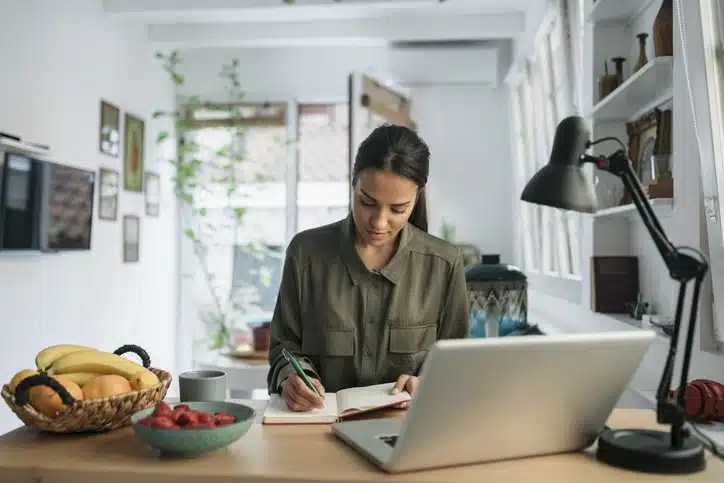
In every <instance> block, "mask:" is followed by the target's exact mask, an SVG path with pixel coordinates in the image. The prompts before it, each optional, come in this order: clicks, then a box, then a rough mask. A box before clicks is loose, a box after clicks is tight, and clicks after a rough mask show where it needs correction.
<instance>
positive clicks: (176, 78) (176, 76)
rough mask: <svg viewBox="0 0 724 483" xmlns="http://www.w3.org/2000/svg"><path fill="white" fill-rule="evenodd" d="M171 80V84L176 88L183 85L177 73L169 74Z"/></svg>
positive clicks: (182, 80) (182, 79)
mask: <svg viewBox="0 0 724 483" xmlns="http://www.w3.org/2000/svg"><path fill="white" fill-rule="evenodd" d="M171 79H172V80H173V83H174V84H176V85H177V86H180V85H182V84H183V83H184V78H183V76H182V75H181V74H179V73H178V72H171Z"/></svg>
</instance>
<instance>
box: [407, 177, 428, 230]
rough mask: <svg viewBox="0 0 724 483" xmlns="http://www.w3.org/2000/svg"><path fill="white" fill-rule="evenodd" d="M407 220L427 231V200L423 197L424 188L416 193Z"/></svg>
mask: <svg viewBox="0 0 724 483" xmlns="http://www.w3.org/2000/svg"><path fill="white" fill-rule="evenodd" d="M408 222H409V223H410V224H411V225H413V226H414V227H416V228H418V229H420V230H422V231H424V232H425V233H427V200H426V199H425V189H424V188H423V189H421V190H420V191H419V192H418V193H417V198H416V199H415V206H413V207H412V213H410V218H409V220H408Z"/></svg>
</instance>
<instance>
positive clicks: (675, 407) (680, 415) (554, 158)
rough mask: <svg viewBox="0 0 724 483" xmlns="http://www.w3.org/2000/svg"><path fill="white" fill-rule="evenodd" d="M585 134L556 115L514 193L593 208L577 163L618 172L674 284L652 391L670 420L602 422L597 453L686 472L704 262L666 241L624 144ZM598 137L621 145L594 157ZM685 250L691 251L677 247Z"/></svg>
mask: <svg viewBox="0 0 724 483" xmlns="http://www.w3.org/2000/svg"><path fill="white" fill-rule="evenodd" d="M589 139H590V132H589V131H588V128H587V127H586V125H585V123H584V121H583V119H582V118H580V117H577V116H571V117H568V118H566V119H564V120H562V121H561V122H560V124H559V125H558V128H557V129H556V135H555V139H554V141H553V149H552V151H551V158H550V161H549V162H548V164H547V165H546V166H544V167H543V168H542V169H541V170H540V171H538V172H537V173H536V174H535V176H533V178H531V180H530V181H529V182H528V184H527V185H526V187H525V189H524V190H523V194H522V195H521V199H522V200H523V201H528V202H530V203H535V204H538V205H545V206H552V207H554V208H561V209H564V210H573V211H580V212H584V213H594V212H595V211H596V206H597V200H596V194H595V191H594V187H593V184H592V183H591V182H589V181H587V179H586V178H585V177H584V175H583V172H582V166H583V164H584V163H593V164H595V165H596V166H597V167H598V169H602V170H605V171H608V172H609V173H612V174H614V175H616V176H618V177H619V178H621V180H622V181H623V184H624V186H625V187H626V190H627V191H628V193H629V194H630V195H631V197H632V199H633V202H634V204H635V205H636V209H637V211H638V213H639V215H640V216H641V218H642V219H643V222H644V224H645V225H646V228H647V229H648V231H649V234H650V235H651V238H652V239H653V240H654V244H655V245H656V248H658V250H659V253H660V254H661V256H662V257H663V259H664V262H665V263H666V267H667V268H668V269H669V275H670V276H671V278H672V279H674V280H676V281H678V282H679V283H680V288H679V298H678V303H677V306H676V315H675V319H674V332H673V334H672V335H671V341H670V343H669V353H668V357H667V358H666V365H665V366H664V372H663V374H662V375H661V382H660V383H659V387H658V390H657V392H656V419H657V420H658V422H659V423H660V424H666V425H671V429H670V431H650V430H645V429H619V430H614V429H609V428H606V429H605V430H604V431H603V433H601V435H600V436H599V440H598V450H597V457H598V459H599V460H601V461H603V462H605V463H607V464H610V465H613V466H617V467H620V468H626V469H630V470H635V471H642V472H647V473H668V474H672V473H676V474H686V473H694V472H697V471H701V470H703V469H704V467H705V466H706V465H705V460H704V446H703V445H702V444H701V443H699V441H698V440H696V439H694V438H693V437H692V435H691V433H690V429H689V427H688V426H687V423H686V410H685V407H686V406H685V399H684V398H685V396H684V395H685V393H686V391H685V390H684V388H686V384H687V382H688V381H687V378H688V373H689V362H690V360H691V350H692V346H693V343H694V330H695V328H696V315H697V309H698V307H699V293H700V291H701V284H702V281H703V279H704V277H705V275H706V273H707V271H708V269H709V264H708V262H707V260H706V258H705V257H704V256H703V255H702V254H701V253H700V252H698V251H696V250H693V249H687V248H678V247H675V246H674V245H673V244H672V243H671V241H670V240H669V239H668V237H667V236H666V234H665V233H664V230H663V228H662V227H661V224H660V223H659V220H658V219H657V218H656V215H655V214H654V211H653V209H652V208H651V204H650V203H649V202H648V200H647V198H646V195H645V193H644V190H643V188H642V187H641V182H640V181H639V179H638V177H637V176H636V174H635V173H634V171H633V168H632V167H631V162H630V161H629V159H628V155H627V154H626V146H625V145H624V144H623V143H622V142H621V141H620V140H618V139H616V138H614V137H605V138H602V139H599V140H596V141H593V142H591V141H590V140H589ZM603 141H615V142H617V143H618V144H619V145H620V146H621V149H619V150H618V151H616V152H615V153H613V154H611V155H610V156H601V157H597V156H591V155H588V154H586V151H587V150H588V148H589V147H591V146H593V145H595V144H598V143H601V142H603ZM685 251H687V252H690V254H687V253H684V252H685ZM691 281H694V294H693V298H692V301H691V308H690V309H691V315H690V316H689V325H688V327H687V334H686V342H685V346H684V360H683V363H682V367H681V382H680V383H679V388H680V390H679V391H678V395H677V396H676V398H675V399H674V398H672V397H671V396H670V394H669V393H670V390H671V381H672V379H673V373H674V363H675V361H676V350H677V345H678V342H679V332H680V330H681V315H682V311H683V308H684V307H683V306H684V296H685V294H686V285H687V284H688V283H689V282H691Z"/></svg>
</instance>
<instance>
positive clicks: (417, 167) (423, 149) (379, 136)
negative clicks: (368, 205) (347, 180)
mask: <svg viewBox="0 0 724 483" xmlns="http://www.w3.org/2000/svg"><path fill="white" fill-rule="evenodd" d="M367 168H373V169H379V170H382V171H389V172H392V173H395V174H397V175H399V176H402V177H403V178H407V179H409V180H410V181H414V182H415V183H416V184H417V186H418V187H419V191H418V193H417V199H416V200H415V206H414V207H413V208H412V213H411V214H410V219H409V221H410V223H411V224H413V225H414V226H416V227H417V228H419V229H420V230H422V231H427V203H426V201H425V190H424V188H425V184H427V175H428V172H429V169H430V150H429V149H428V147H427V144H425V141H423V140H422V138H421V137H420V136H418V135H417V133H415V131H413V130H412V129H410V128H407V127H405V126H397V125H394V124H383V125H382V126H379V127H377V128H376V129H375V130H374V131H372V133H370V135H369V136H367V139H365V140H364V141H362V143H361V144H360V146H359V149H358V150H357V156H355V159H354V166H353V167H352V184H355V183H357V179H358V178H359V174H360V173H361V172H362V171H363V170H365V169H367Z"/></svg>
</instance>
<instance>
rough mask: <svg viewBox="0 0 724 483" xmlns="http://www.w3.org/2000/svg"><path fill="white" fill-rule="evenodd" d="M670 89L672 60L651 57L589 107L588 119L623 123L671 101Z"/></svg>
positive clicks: (672, 81) (671, 85) (672, 80)
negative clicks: (610, 91) (591, 107)
mask: <svg viewBox="0 0 724 483" xmlns="http://www.w3.org/2000/svg"><path fill="white" fill-rule="evenodd" d="M599 1H601V0H599ZM673 87H674V58H673V57H655V58H653V59H651V60H650V61H649V62H648V63H647V64H646V65H645V66H643V67H642V68H641V69H640V70H639V71H638V72H636V73H634V74H633V75H631V77H629V78H628V79H626V80H625V81H624V83H623V84H621V85H620V86H618V87H617V88H616V90H614V91H613V92H612V93H610V94H609V95H608V96H606V97H605V98H603V100H602V101H600V102H599V103H598V104H596V105H595V106H593V109H591V113H590V114H589V117H590V118H592V119H593V120H595V121H627V120H629V119H631V118H632V117H634V116H637V115H639V114H643V113H644V112H646V111H648V110H651V109H653V108H655V107H657V106H659V105H661V104H663V103H664V102H666V101H669V100H671V99H672V98H673V92H674V90H673Z"/></svg>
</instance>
